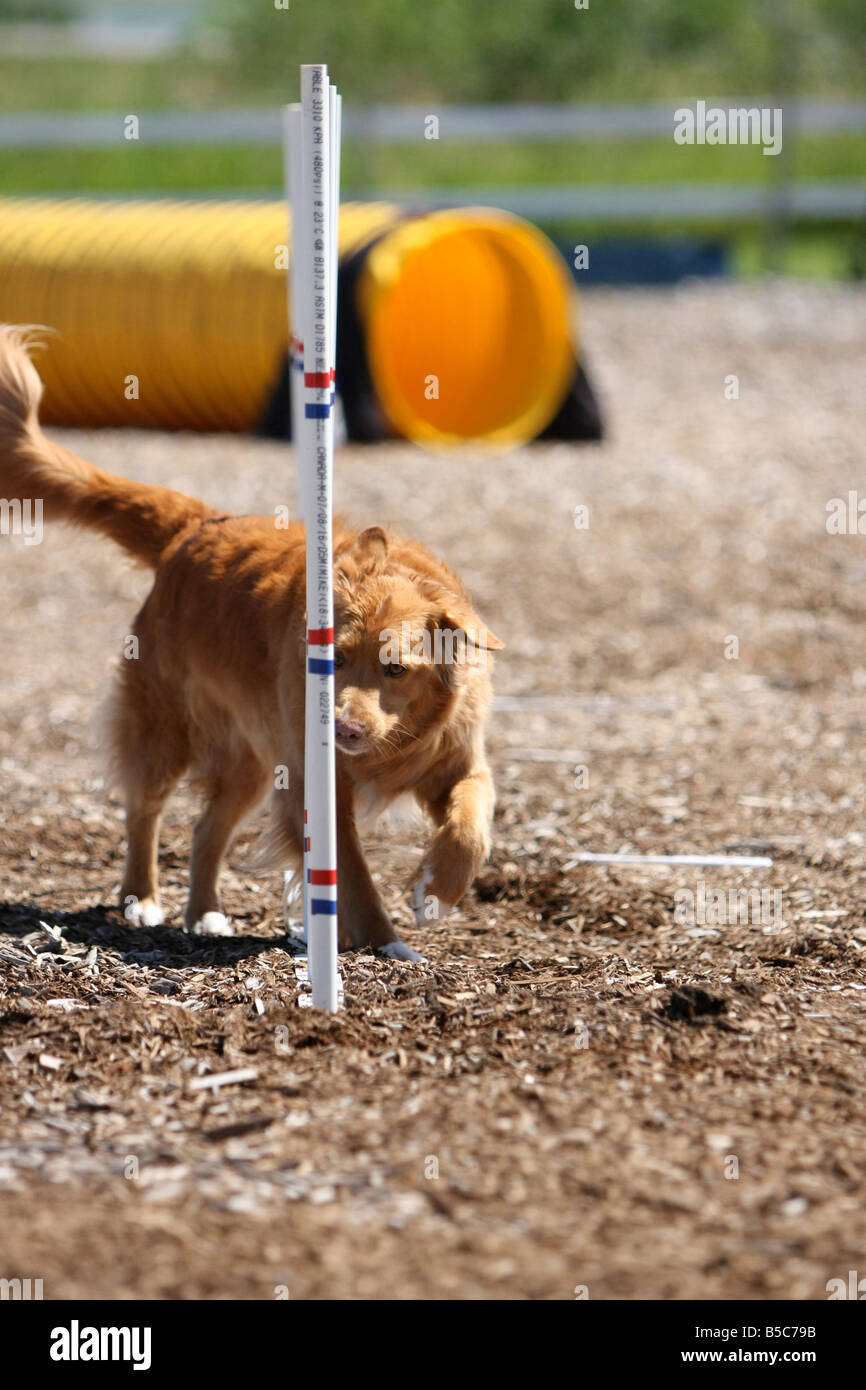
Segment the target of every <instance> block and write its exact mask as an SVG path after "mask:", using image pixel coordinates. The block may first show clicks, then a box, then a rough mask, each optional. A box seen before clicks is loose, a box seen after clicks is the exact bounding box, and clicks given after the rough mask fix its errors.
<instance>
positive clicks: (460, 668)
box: [433, 606, 505, 686]
mask: <svg viewBox="0 0 866 1390" xmlns="http://www.w3.org/2000/svg"><path fill="white" fill-rule="evenodd" d="M433 637H434V646H433V660H434V664H435V665H436V666H437V667H438V670H439V675H440V677H441V679H442V680H443V682H444V683H445V685H448V686H456V685H460V684H462V682H463V681H464V680H466V678H467V676H468V675H469V674H470V673H471V672H472V671H473V670H478V669H479V668H481V669H483V668H484V666H485V664H486V660H487V653H488V652H498V651H501V650H502V648H503V647H504V645H505V643H504V642H500V640H499V638H498V637H496V636H495V635H494V633H492V632H490V631H489V629H488V628H486V627H485V626H484V624H483V623H482V621H481V619H480V618H479V617H478V615H477V614H476V613H474V612H473V611H472V610H471V609H467V610H463V609H460V608H455V607H453V606H452V607H449V608H447V609H446V610H445V611H444V612H442V613H441V614H440V615H439V616H438V617H437V619H436V620H435V624H434V634H433Z"/></svg>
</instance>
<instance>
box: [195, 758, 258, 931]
mask: <svg viewBox="0 0 866 1390" xmlns="http://www.w3.org/2000/svg"><path fill="white" fill-rule="evenodd" d="M220 755H221V756H220V762H219V768H218V771H216V772H215V773H214V774H213V775H212V776H210V777H209V778H208V779H207V787H208V798H207V804H206V806H205V809H204V813H203V814H202V816H201V818H200V820H199V821H198V824H197V825H196V828H195V835H194V836H193V842H192V860H191V863H190V890H189V902H188V904H187V909H186V924H187V926H188V927H189V928H191V930H192V931H194V932H196V933H198V934H200V935H203V936H231V935H232V928H231V926H230V925H229V922H228V920H227V918H226V917H225V916H224V915H223V912H222V910H221V907H220V897H219V887H218V878H219V871H220V866H221V864H222V859H223V855H224V854H225V852H226V849H227V848H228V844H229V841H230V839H231V837H232V832H233V831H234V830H235V828H236V827H237V825H238V824H239V823H240V822H241V821H242V820H243V818H244V817H245V816H246V815H248V814H249V813H250V811H252V810H254V809H255V807H256V806H257V805H258V803H259V802H260V801H262V800H263V799H264V797H265V795H266V794H267V792H268V789H269V787H270V786H271V779H270V778H269V776H268V772H267V769H266V768H265V767H263V766H262V764H261V763H260V762H259V760H258V758H257V757H256V756H255V754H254V753H253V751H252V749H251V748H250V747H249V745H248V744H246V743H244V744H239V745H235V747H234V748H231V749H226V748H222V749H220Z"/></svg>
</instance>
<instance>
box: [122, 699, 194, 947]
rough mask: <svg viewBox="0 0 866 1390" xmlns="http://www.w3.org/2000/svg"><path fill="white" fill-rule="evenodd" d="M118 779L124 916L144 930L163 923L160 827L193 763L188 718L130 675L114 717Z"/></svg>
mask: <svg viewBox="0 0 866 1390" xmlns="http://www.w3.org/2000/svg"><path fill="white" fill-rule="evenodd" d="M112 724H113V729H112V733H113V741H114V763H115V777H116V780H117V781H118V782H119V783H120V786H121V787H122V789H123V793H124V797H125V801H126V842H127V848H126V865H125V868H124V871H123V884H122V887H121V890H120V906H121V908H122V909H123V912H124V916H125V917H126V918H127V919H128V920H129V921H131V922H137V923H140V924H141V925H142V926H156V925H157V924H158V923H160V922H162V921H163V920H164V919H163V913H162V909H161V907H160V903H159V878H158V873H159V871H158V854H159V824H160V819H161V816H162V808H163V806H164V804H165V801H166V798H167V797H168V795H169V793H170V792H171V790H172V788H173V787H174V785H175V783H176V782H177V781H178V779H179V778H180V777H182V775H183V773H184V772H185V771H186V768H187V765H188V763H189V744H188V740H187V736H186V730H185V727H184V722H183V719H182V717H180V718H179V717H178V714H177V711H176V710H175V709H174V708H173V707H171V706H170V705H169V704H168V703H167V702H166V701H165V700H164V699H160V698H154V697H153V696H152V693H151V692H148V691H147V690H146V689H144V688H137V681H136V679H135V677H134V676H132V677H130V676H128V675H127V674H126V672H124V674H123V676H122V678H121V683H120V687H119V690H118V692H117V697H116V700H115V706H114V712H113V719H112Z"/></svg>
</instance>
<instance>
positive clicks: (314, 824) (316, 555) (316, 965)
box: [285, 64, 339, 1012]
mask: <svg viewBox="0 0 866 1390" xmlns="http://www.w3.org/2000/svg"><path fill="white" fill-rule="evenodd" d="M338 109H339V108H338V105H337V100H336V93H334V92H333V89H332V88H331V85H330V83H329V81H328V70H327V67H326V66H325V65H324V64H305V65H304V66H302V68H301V104H300V114H299V115H298V114H297V113H292V112H291V109H289V111H288V112H287V114H286V117H285V130H286V135H287V139H286V143H287V146H288V151H289V160H290V163H291V166H292V167H291V171H290V181H289V186H290V190H291V197H292V256H291V262H290V264H291V266H292V270H291V286H292V298H293V307H292V337H293V339H294V340H296V342H297V340H300V341H302V342H303V359H304V362H303V365H304V371H303V387H302V390H301V392H300V393H298V392H297V391H296V392H294V393H293V408H294V409H296V411H297V413H296V415H295V417H294V419H293V435H294V438H295V446H296V450H297V460H298V480H299V486H298V492H299V501H300V506H301V514H302V517H303V520H304V523H305V526H306V546H307V671H306V709H305V731H304V807H305V809H304V850H305V854H304V883H303V892H304V927H305V935H306V940H307V957H308V961H309V975H310V983H311V985H312V992H313V1005H314V1007H316V1008H322V1009H328V1010H330V1011H331V1012H335V1011H336V1009H337V1006H338V992H339V976H338V972H337V814H336V781H335V764H336V750H335V744H334V594H333V477H334V414H333V404H334V389H335V388H334V379H335V373H334V363H335V347H336V265H337V255H336V245H335V239H336V236H335V234H336V208H335V206H334V205H335V203H337V204H338V200H339V170H338V169H335V168H334V163H335V154H336V153H337V151H338V149H339V131H338V129H336V127H337V119H336V118H335V119H334V120H332V111H333V112H335V113H336V112H337V111H338ZM335 136H336V145H335ZM296 342H295V343H293V346H295V345H296ZM293 375H294V374H293ZM297 375H298V376H300V373H298V374H297ZM301 405H302V406H303V409H301Z"/></svg>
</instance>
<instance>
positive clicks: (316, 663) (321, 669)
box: [307, 656, 334, 676]
mask: <svg viewBox="0 0 866 1390" xmlns="http://www.w3.org/2000/svg"><path fill="white" fill-rule="evenodd" d="M307 670H308V671H309V672H310V673H311V675H314V676H332V675H333V674H334V663H333V661H327V660H326V659H325V658H324V657H321V656H311V657H310V658H309V660H308V662H307Z"/></svg>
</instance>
